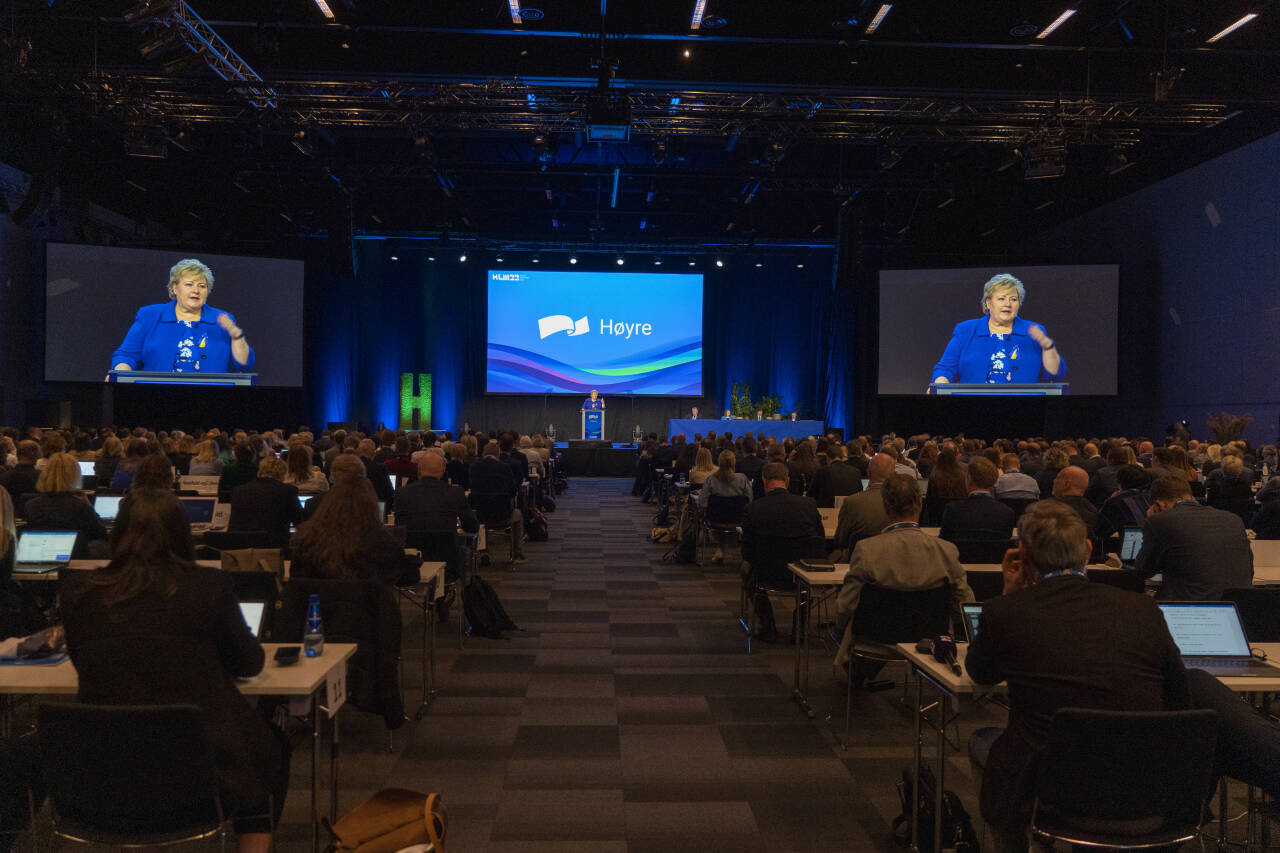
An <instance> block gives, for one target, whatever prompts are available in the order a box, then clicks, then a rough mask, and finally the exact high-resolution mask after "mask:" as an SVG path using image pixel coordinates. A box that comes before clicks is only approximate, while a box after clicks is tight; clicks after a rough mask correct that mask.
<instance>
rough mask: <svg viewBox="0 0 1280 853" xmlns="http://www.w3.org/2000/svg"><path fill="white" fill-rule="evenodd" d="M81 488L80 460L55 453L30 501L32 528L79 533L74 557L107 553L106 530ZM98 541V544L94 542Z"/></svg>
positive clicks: (29, 510) (28, 509)
mask: <svg viewBox="0 0 1280 853" xmlns="http://www.w3.org/2000/svg"><path fill="white" fill-rule="evenodd" d="M166 461H168V460H166ZM79 489H80V463H78V462H76V460H75V458H74V457H72V456H71V454H70V453H55V454H53V456H50V457H49V458H48V459H47V460H46V462H45V466H44V470H43V471H41V472H40V479H39V480H37V481H36V492H37V493H38V494H36V495H35V496H34V497H32V498H31V499H30V500H28V501H27V507H26V513H27V525H28V529H30V530H74V531H76V532H77V533H79V534H80V535H79V536H78V537H76V545H75V549H74V551H73V552H72V555H71V556H72V557H73V558H74V559H77V560H82V559H89V558H91V557H93V556H94V555H95V554H96V553H101V554H105V553H106V548H105V545H106V540H107V529H106V528H105V527H103V526H102V519H100V518H99V517H98V514H97V513H96V512H94V511H93V506H92V505H90V503H89V499H88V498H87V497H86V496H85V495H84V494H83V493H82V492H81V491H79ZM95 542H96V543H99V544H98V545H94V543H95Z"/></svg>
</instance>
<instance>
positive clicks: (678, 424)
mask: <svg viewBox="0 0 1280 853" xmlns="http://www.w3.org/2000/svg"><path fill="white" fill-rule="evenodd" d="M708 430H714V431H715V433H716V434H717V435H719V434H721V433H724V432H731V433H733V437H734V438H737V437H738V436H741V435H746V434H747V433H751V434H752V435H754V436H757V437H758V436H761V435H763V436H775V437H777V438H808V437H809V436H811V435H822V434H823V423H822V421H772V420H765V421H746V420H721V419H719V418H708V419H705V420H704V419H702V418H699V419H698V420H696V421H695V420H690V419H688V418H672V419H671V420H670V421H668V422H667V435H679V434H680V433H684V435H685V438H687V439H688V440H689V441H693V436H694V435H695V434H698V435H706V434H707V431H708Z"/></svg>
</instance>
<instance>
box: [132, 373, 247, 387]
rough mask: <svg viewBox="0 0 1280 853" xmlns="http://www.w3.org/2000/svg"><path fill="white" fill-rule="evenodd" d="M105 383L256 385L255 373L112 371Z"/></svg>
mask: <svg viewBox="0 0 1280 853" xmlns="http://www.w3.org/2000/svg"><path fill="white" fill-rule="evenodd" d="M107 381H109V382H118V383H120V384H121V385H129V384H133V385H257V384H258V374H256V373H170V372H168V371H160V370H113V371H111V372H110V373H108V374H107Z"/></svg>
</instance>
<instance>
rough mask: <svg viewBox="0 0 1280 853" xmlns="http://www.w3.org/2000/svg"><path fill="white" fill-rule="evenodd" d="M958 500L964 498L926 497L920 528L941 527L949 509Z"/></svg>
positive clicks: (921, 513)
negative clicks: (944, 515)
mask: <svg viewBox="0 0 1280 853" xmlns="http://www.w3.org/2000/svg"><path fill="white" fill-rule="evenodd" d="M958 500H963V498H939V497H932V498H929V497H926V498H925V499H924V505H923V507H922V508H921V511H920V526H921V527H941V526H942V516H943V514H944V513H945V512H946V511H947V507H948V506H950V505H951V504H953V503H955V502H956V501H958Z"/></svg>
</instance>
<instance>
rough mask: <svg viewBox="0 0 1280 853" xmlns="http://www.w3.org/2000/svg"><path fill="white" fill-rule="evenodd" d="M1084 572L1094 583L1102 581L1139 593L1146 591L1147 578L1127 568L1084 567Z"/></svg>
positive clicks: (1108, 584)
mask: <svg viewBox="0 0 1280 853" xmlns="http://www.w3.org/2000/svg"><path fill="white" fill-rule="evenodd" d="M1085 574H1087V575H1088V576H1089V580H1091V581H1093V582H1094V583H1104V584H1106V585H1107V586H1114V587H1117V588H1119V589H1123V590H1126V591H1128V592H1136V593H1140V594H1142V593H1145V592H1146V591H1147V579H1146V578H1144V577H1143V576H1142V575H1140V574H1138V573H1137V572H1134V571H1130V570H1129V569H1086V570H1085Z"/></svg>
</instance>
